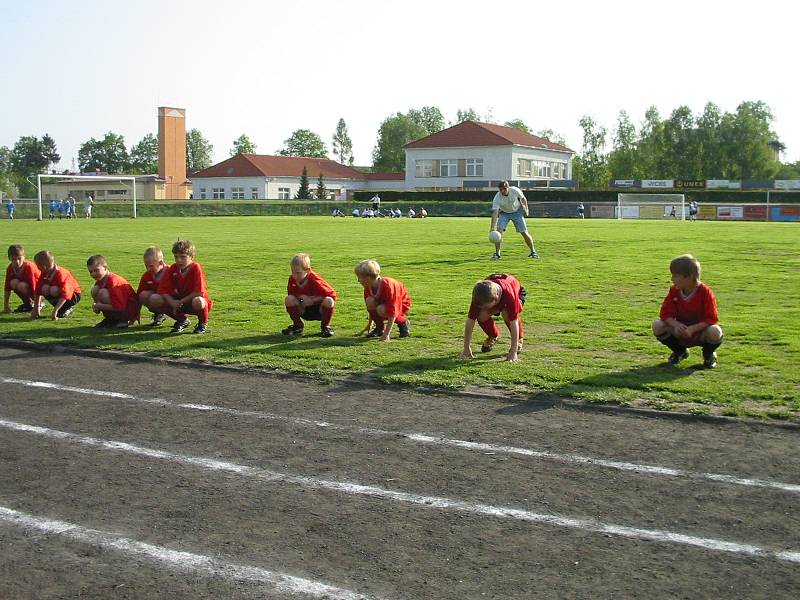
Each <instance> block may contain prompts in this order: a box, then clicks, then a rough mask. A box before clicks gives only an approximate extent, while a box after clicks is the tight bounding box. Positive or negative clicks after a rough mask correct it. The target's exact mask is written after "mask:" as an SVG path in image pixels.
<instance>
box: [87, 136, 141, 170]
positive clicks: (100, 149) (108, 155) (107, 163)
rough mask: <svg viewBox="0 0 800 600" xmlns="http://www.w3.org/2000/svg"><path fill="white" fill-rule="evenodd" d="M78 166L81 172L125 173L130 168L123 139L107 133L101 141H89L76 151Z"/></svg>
mask: <svg viewBox="0 0 800 600" xmlns="http://www.w3.org/2000/svg"><path fill="white" fill-rule="evenodd" d="M78 165H79V167H80V170H81V171H83V172H86V171H97V170H99V171H104V172H106V173H113V174H117V175H118V174H122V173H125V171H127V170H128V168H129V166H130V158H129V157H128V150H127V149H126V148H125V138H124V137H122V136H121V135H119V134H118V133H114V132H113V131H109V132H108V133H107V134H106V135H105V136H104V137H103V139H102V140H96V139H94V138H91V139H89V141H88V142H84V143H83V144H81V146H80V148H79V149H78Z"/></svg>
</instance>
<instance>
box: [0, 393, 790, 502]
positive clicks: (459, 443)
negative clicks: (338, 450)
mask: <svg viewBox="0 0 800 600" xmlns="http://www.w3.org/2000/svg"><path fill="white" fill-rule="evenodd" d="M0 382H2V383H9V384H14V385H22V386H26V387H34V388H48V389H54V390H59V391H64V392H74V393H77V394H85V395H90V396H99V397H105V398H115V399H119V400H130V401H132V402H143V403H147V404H156V405H160V406H166V407H171V408H182V409H188V410H197V411H205V412H217V413H222V414H226V415H231V416H237V417H252V418H257V419H268V420H273V421H285V422H287V423H293V424H295V425H302V426H304V427H325V428H328V429H334V430H340V431H356V432H358V433H361V434H364V435H380V436H391V437H403V438H405V439H407V440H410V441H413V442H418V443H421V444H430V445H434V446H444V447H451V448H462V449H465V450H476V451H480V452H497V453H504V454H515V455H518V456H525V457H529V458H540V459H548V460H554V461H558V462H565V463H574V464H583V465H592V466H596V467H605V468H608V469H616V470H619V471H630V472H635V473H647V474H649V475H660V476H663V477H685V478H687V479H698V480H706V481H714V482H717V483H728V484H732V485H743V486H748V487H761V488H769V489H775V490H780V491H783V492H791V493H794V494H800V485H798V484H793V483H784V482H781V481H772V480H768V479H751V478H745V477H736V476H734V475H726V474H724V473H701V472H693V471H686V470H684V469H674V468H669V467H660V466H656V465H641V464H637V463H631V462H622V461H615V460H605V459H602V458H591V457H588V456H580V455H578V454H558V453H555V452H545V451H540V450H530V449H528V448H519V447H516V446H501V445H496V444H487V443H481V442H468V441H466V440H458V439H452V438H446V437H436V436H432V435H426V434H422V433H407V432H403V431H389V430H384V429H370V428H354V427H349V426H347V425H335V424H333V423H329V422H327V421H315V420H312V419H302V418H298V417H286V416H281V415H273V414H269V413H264V412H258V411H249V410H236V409H233V408H225V407H222V406H214V405H211V404H194V403H177V402H170V401H169V400H162V399H159V398H139V397H137V396H132V395H131V394H124V393H121V392H107V391H103V390H94V389H87V388H80V387H72V386H68V385H60V384H57V383H47V382H44V381H28V380H26V379H14V378H11V377H3V378H0Z"/></svg>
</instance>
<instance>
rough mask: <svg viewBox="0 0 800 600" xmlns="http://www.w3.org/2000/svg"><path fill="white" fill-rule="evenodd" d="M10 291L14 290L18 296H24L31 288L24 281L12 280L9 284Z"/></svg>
mask: <svg viewBox="0 0 800 600" xmlns="http://www.w3.org/2000/svg"><path fill="white" fill-rule="evenodd" d="M15 282H16V285H15ZM11 289H12V290H16V292H17V293H18V294H23V295H26V294H28V293H29V292H30V291H31V287H30V286H29V285H28V284H27V283H25V282H24V281H16V280H13V281H12V282H11Z"/></svg>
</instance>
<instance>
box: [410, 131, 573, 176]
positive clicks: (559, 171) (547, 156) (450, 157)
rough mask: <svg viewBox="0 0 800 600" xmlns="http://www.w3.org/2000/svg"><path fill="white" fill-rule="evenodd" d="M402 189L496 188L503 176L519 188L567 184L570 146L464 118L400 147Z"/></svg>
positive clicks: (569, 171)
mask: <svg viewBox="0 0 800 600" xmlns="http://www.w3.org/2000/svg"><path fill="white" fill-rule="evenodd" d="M403 149H404V150H405V152H406V177H405V180H406V188H407V189H416V190H432V189H439V190H442V189H445V190H447V189H456V190H460V189H481V188H495V187H496V185H497V182H499V181H502V180H504V179H507V180H509V181H512V182H516V183H515V185H521V186H522V187H540V186H541V187H544V186H549V185H550V184H555V185H559V186H567V185H568V182H569V180H571V179H572V157H573V155H574V154H575V153H574V152H573V151H572V150H570V149H569V148H567V147H566V146H562V145H561V144H556V143H554V142H551V141H549V140H546V139H544V138H541V137H539V136H536V135H532V134H530V133H525V132H524V131H521V130H519V129H516V128H514V127H505V126H504V125H495V124H493V123H480V122H478V121H464V122H463V123H459V124H458V125H454V126H452V127H448V128H447V129H443V130H442V131H439V132H437V133H434V134H431V135H429V136H428V137H424V138H422V139H419V140H415V141H413V142H409V143H407V144H406V145H405V146H403Z"/></svg>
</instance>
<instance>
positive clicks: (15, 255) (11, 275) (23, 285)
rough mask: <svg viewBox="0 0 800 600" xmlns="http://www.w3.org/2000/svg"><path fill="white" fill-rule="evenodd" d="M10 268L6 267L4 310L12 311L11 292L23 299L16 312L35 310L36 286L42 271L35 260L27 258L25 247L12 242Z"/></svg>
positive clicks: (9, 252)
mask: <svg viewBox="0 0 800 600" xmlns="http://www.w3.org/2000/svg"><path fill="white" fill-rule="evenodd" d="M8 260H9V263H8V268H6V281H5V286H4V288H5V295H4V296H3V312H4V313H10V312H11V305H10V304H9V300H11V292H14V293H15V294H16V295H17V296H19V298H20V300H22V304H20V305H19V306H18V307H17V308H15V309H14V312H15V313H25V312H31V311H32V310H33V297H34V295H35V294H36V286H37V285H38V284H39V278H40V277H41V275H42V274H41V273H40V272H39V267H37V266H36V264H35V263H34V262H33V261H30V260H25V249H24V248H23V247H22V246H20V245H18V244H12V245H11V246H9V247H8Z"/></svg>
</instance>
